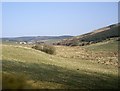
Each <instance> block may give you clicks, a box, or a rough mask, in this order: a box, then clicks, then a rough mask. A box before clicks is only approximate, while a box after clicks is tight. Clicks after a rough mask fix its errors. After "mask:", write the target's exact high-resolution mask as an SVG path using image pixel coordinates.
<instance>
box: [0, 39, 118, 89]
mask: <svg viewBox="0 0 120 91" xmlns="http://www.w3.org/2000/svg"><path fill="white" fill-rule="evenodd" d="M0 46H1V47H2V67H3V68H2V70H3V73H4V74H8V73H9V74H17V75H18V74H22V75H24V76H25V77H26V78H27V80H26V81H27V83H28V84H29V85H30V87H32V88H33V89H36V88H40V89H46V88H47V89H68V88H69V89H78V88H79V89H117V88H118V53H117V49H118V48H117V42H116V41H110V42H103V43H97V44H92V45H89V46H83V47H78V46H76V47H66V46H55V47H56V55H50V54H46V53H44V52H41V51H38V50H35V49H32V48H30V47H29V46H24V45H15V44H14V45H12V44H2V45H0ZM3 77H4V76H3ZM3 85H5V84H3ZM30 87H29V86H28V87H27V88H30Z"/></svg>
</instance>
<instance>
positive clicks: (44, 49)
mask: <svg viewBox="0 0 120 91" xmlns="http://www.w3.org/2000/svg"><path fill="white" fill-rule="evenodd" d="M32 48H34V49H36V50H40V51H42V52H45V53H48V54H56V49H55V47H54V46H53V45H47V44H36V45H35V46H33V47H32Z"/></svg>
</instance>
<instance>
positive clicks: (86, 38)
mask: <svg viewBox="0 0 120 91" xmlns="http://www.w3.org/2000/svg"><path fill="white" fill-rule="evenodd" d="M118 28H120V23H119V24H113V25H110V26H107V27H104V28H100V29H97V30H95V31H93V32H90V33H86V34H83V35H80V36H75V37H72V38H69V39H64V40H62V41H61V42H58V43H57V45H67V46H76V45H79V46H83V45H89V44H92V43H97V42H102V41H104V40H109V39H111V38H117V40H118V37H120V35H119V33H118Z"/></svg>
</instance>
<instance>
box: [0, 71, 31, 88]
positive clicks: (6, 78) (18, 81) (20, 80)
mask: <svg viewBox="0 0 120 91" xmlns="http://www.w3.org/2000/svg"><path fill="white" fill-rule="evenodd" d="M26 81H27V79H26V78H25V76H24V75H17V74H9V73H3V74H2V89H25V88H28V87H31V86H29V84H27V82H26Z"/></svg>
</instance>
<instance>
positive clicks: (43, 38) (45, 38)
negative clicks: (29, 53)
mask: <svg viewBox="0 0 120 91" xmlns="http://www.w3.org/2000/svg"><path fill="white" fill-rule="evenodd" d="M71 37H73V36H69V35H65V36H34V37H30V36H27V37H14V38H2V41H6V42H7V41H10V42H21V41H22V42H23V41H24V42H37V41H44V42H51V41H52V42H54V41H57V42H58V41H59V40H62V39H67V38H71Z"/></svg>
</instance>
